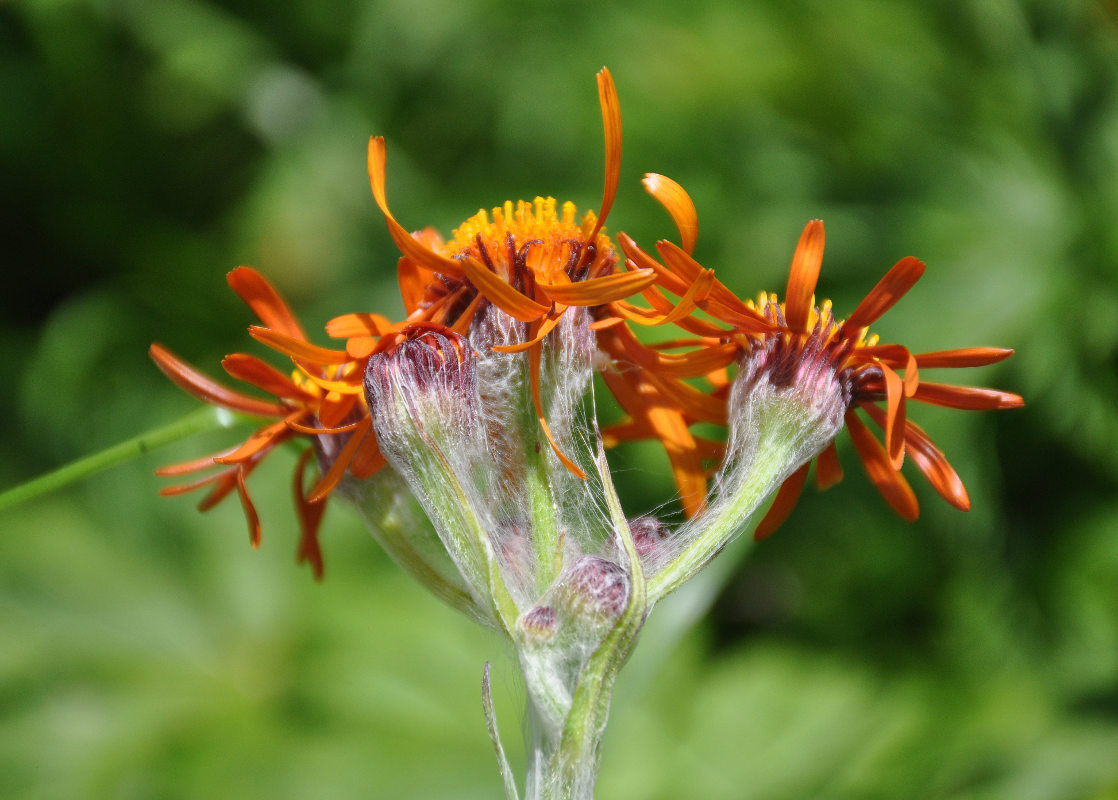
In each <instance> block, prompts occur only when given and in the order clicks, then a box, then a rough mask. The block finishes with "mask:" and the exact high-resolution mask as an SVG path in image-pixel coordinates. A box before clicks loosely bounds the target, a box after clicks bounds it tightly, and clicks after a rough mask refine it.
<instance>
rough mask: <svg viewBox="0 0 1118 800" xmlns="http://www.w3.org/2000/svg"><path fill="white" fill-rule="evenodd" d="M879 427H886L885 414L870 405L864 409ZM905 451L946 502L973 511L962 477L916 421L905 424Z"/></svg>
mask: <svg viewBox="0 0 1118 800" xmlns="http://www.w3.org/2000/svg"><path fill="white" fill-rule="evenodd" d="M862 408H864V409H865V410H866V413H868V414H869V415H870V416H871V417H873V420H874V422H876V423H877V424H878V425H881V426H884V425H885V413H884V412H883V411H882V410H881V409H880V408H879V407H878V406H876V405H874V404H872V403H867V404H866V405H864V406H862ZM905 450H906V451H908V454H909V455H910V456H911V457H912V460H913V462H914V463H915V464H916V466H917V468H918V469H919V470H920V471H921V472H922V473H924V477H925V478H927V479H928V483H930V484H931V485H932V488H933V489H935V490H936V491H937V492H938V493H939V494H940V496H941V497H943V499H944V500H946V501H947V502H948V503H950V504H951V505H953V506H955V508H957V509H959V510H960V511H970V496H969V495H968V494H967V487H966V486H964V485H963V480H962V479H961V478H960V477H959V473H957V472H956V471H955V468H954V467H952V466H951V464H950V463H949V462H948V461H947V458H946V457H945V456H944V455H943V452H942V451H941V450H940V449H939V448H938V447H936V446H935V444H934V443H933V442H932V440H931V438H930V437H929V436H928V434H926V433H925V432H924V431H923V429H922V428H921V427H920V426H919V425H917V424H916V423H915V422H913V421H912V420H906V421H905Z"/></svg>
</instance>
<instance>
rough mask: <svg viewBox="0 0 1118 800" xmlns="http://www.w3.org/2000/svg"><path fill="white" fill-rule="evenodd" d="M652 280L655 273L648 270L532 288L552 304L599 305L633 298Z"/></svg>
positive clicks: (539, 282)
mask: <svg viewBox="0 0 1118 800" xmlns="http://www.w3.org/2000/svg"><path fill="white" fill-rule="evenodd" d="M655 281H656V273H655V272H653V271H652V270H650V269H647V270H646V269H638V270H635V271H632V272H615V273H613V274H612V275H605V276H603V277H601V278H589V279H587V280H584V281H575V282H573V283H559V284H555V283H543V282H542V281H537V282H536V286H538V287H539V288H540V289H542V290H543V291H544V293H545V294H546V295H547V296H548V298H549V299H550V300H553V301H554V302H556V303H563V304H565V305H568V306H600V305H605V304H606V303H610V302H613V301H614V300H621V299H623V298H626V297H629V296H631V295H634V294H636V293H637V292H640V291H642V290H643V289H646V288H647V287H649V286H651V285H652V284H653V283H654V282H655Z"/></svg>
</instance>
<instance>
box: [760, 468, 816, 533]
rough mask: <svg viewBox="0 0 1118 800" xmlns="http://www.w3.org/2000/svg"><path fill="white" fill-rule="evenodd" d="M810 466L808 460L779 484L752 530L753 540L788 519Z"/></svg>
mask: <svg viewBox="0 0 1118 800" xmlns="http://www.w3.org/2000/svg"><path fill="white" fill-rule="evenodd" d="M810 466H811V462H810V461H808V462H807V463H806V464H804V465H803V466H802V467H800V468H799V469H798V470H796V471H795V472H793V473H792V474H791V475H789V476H788V477H787V478H786V479H785V481H784V483H782V484H780V490H779V491H778V492H777V493H776V499H774V500H773V504H772V505H771V506H769V510H768V512H767V513H766V514H765V516H764V518H762V520H761V522H760V523H758V525H757V530H755V531H753V540H754V541H755V542H759V541H761V540H762V539H767V538H768V537H770V536H772V535H773V533H774V532H775V531H776V529H777V528H779V527H780V526H781V525H783V524H784V520H786V519H788V515H789V514H791V513H792V509H793V508H795V507H796V501H797V500H799V499H800V492H802V491H803V489H804V482H805V481H806V480H807V469H808V467H810Z"/></svg>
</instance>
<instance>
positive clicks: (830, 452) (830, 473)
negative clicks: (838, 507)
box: [815, 442, 842, 491]
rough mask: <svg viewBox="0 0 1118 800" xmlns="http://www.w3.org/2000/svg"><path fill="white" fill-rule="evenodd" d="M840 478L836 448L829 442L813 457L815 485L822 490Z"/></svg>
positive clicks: (840, 472) (840, 466)
mask: <svg viewBox="0 0 1118 800" xmlns="http://www.w3.org/2000/svg"><path fill="white" fill-rule="evenodd" d="M841 480H842V464H840V463H839V458H838V448H836V447H835V443H834V442H831V443H830V444H829V445H827V446H826V447H824V448H823V452H821V453H820V454H819V455H818V456H816V457H815V486H816V488H818V489H819V491H824V490H826V489H830V488H831V487H832V486H834V485H835V484H836V483H838V482H839V481H841Z"/></svg>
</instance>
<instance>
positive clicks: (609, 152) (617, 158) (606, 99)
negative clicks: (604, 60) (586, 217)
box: [586, 67, 621, 242]
mask: <svg viewBox="0 0 1118 800" xmlns="http://www.w3.org/2000/svg"><path fill="white" fill-rule="evenodd" d="M598 102H599V103H600V104H601V106H602V128H603V130H604V133H605V142H606V178H605V185H604V186H603V187H602V205H601V208H600V210H599V211H598V218H597V220H596V221H595V222H594V229H593V230H592V231H591V232H590V235H589V236H587V237H586V241H587V242H593V241H594V237H596V236H597V235H598V231H600V230H601V229H602V226H603V225H605V223H606V217H607V216H609V212H610V209H611V208H613V199H614V197H616V196H617V183H618V181H619V180H620V178H621V101H620V100H619V99H618V97H617V87H616V86H614V84H613V76H612V75H610V74H609V70H608V69H606V68H605V67H602V69H601V71H600V72H599V73H598Z"/></svg>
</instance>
